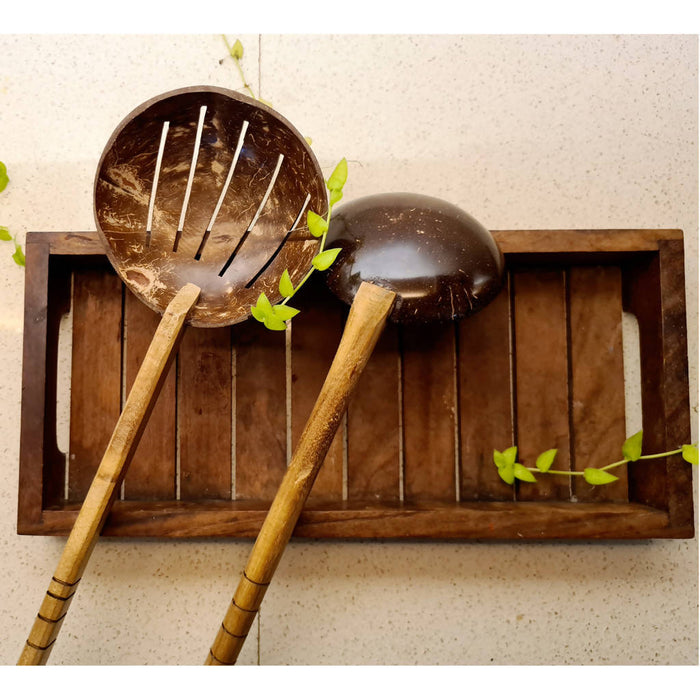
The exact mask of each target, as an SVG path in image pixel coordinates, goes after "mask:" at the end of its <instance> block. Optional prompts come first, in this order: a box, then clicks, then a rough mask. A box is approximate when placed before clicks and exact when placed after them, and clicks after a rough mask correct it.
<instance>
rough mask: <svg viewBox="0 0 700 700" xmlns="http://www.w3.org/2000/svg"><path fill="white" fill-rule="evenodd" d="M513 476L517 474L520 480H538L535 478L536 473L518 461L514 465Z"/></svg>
mask: <svg viewBox="0 0 700 700" xmlns="http://www.w3.org/2000/svg"><path fill="white" fill-rule="evenodd" d="M513 476H515V478H516V479H520V481H530V482H534V481H537V479H535V475H534V474H533V473H532V472H531V471H530V470H529V469H527V468H526V467H525V466H524V465H522V464H519V463H518V462H516V463H515V464H514V465H513Z"/></svg>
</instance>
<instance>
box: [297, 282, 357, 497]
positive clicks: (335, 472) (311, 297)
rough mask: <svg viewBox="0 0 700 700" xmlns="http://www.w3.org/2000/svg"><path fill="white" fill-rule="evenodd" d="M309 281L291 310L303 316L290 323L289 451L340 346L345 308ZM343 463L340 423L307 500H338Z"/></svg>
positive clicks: (343, 440)
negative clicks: (296, 309)
mask: <svg viewBox="0 0 700 700" xmlns="http://www.w3.org/2000/svg"><path fill="white" fill-rule="evenodd" d="M322 292H325V290H323V288H322V287H321V286H320V281H319V280H318V279H317V278H316V279H311V280H310V281H309V282H308V283H307V286H306V287H304V289H303V290H302V292H300V293H299V295H298V296H295V297H294V307H295V308H303V309H304V313H303V314H300V315H299V316H298V317H297V318H295V319H294V320H293V321H292V342H291V345H292V376H291V380H292V406H291V411H292V421H291V422H292V448H294V447H296V445H297V442H298V441H299V438H300V437H301V433H302V431H303V430H304V426H305V425H306V421H307V420H308V418H309V416H310V415H311V410H312V409H313V407H314V403H315V402H316V397H317V396H318V394H319V393H320V391H321V387H322V386H323V382H324V380H325V378H326V374H327V373H328V370H329V368H330V366H331V362H332V361H333V357H334V356H335V352H336V350H337V349H338V345H339V344H340V337H341V335H342V333H343V326H344V324H345V318H346V316H347V309H346V307H345V306H344V305H343V304H341V303H340V302H339V301H338V300H337V299H335V298H333V297H331V296H330V295H328V294H327V293H322ZM344 461H345V430H344V427H343V423H342V422H341V427H340V428H339V430H338V432H337V433H336V436H335V438H334V439H333V442H332V443H331V446H330V448H329V449H328V454H327V455H326V459H325V460H324V462H323V465H322V466H321V470H320V472H319V474H318V477H317V478H316V482H315V484H314V486H313V488H312V490H311V496H310V498H321V499H327V498H330V499H334V500H338V499H342V497H343V490H344V489H343V480H344V478H343V477H344V472H345V468H344Z"/></svg>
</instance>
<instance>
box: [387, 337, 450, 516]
mask: <svg viewBox="0 0 700 700" xmlns="http://www.w3.org/2000/svg"><path fill="white" fill-rule="evenodd" d="M401 359H402V363H403V390H402V396H403V433H404V494H405V499H406V501H414V500H421V499H426V498H429V499H434V500H441V499H444V500H447V501H453V502H454V501H456V500H457V483H456V471H455V450H456V445H455V412H456V410H457V396H456V386H455V384H456V382H455V361H456V358H455V327H454V324H446V325H445V324H441V325H426V326H403V327H402V328H401Z"/></svg>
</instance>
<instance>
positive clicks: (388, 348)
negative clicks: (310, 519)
mask: <svg viewBox="0 0 700 700" xmlns="http://www.w3.org/2000/svg"><path fill="white" fill-rule="evenodd" d="M398 346H399V330H398V327H397V326H396V325H394V324H389V325H388V326H387V327H386V328H385V329H384V332H383V334H382V336H381V337H380V338H379V341H378V342H377V346H376V347H375V349H374V353H373V354H372V357H371V358H370V360H369V362H368V363H367V366H366V367H365V371H364V373H363V374H362V376H361V377H360V381H359V383H358V385H357V388H356V389H355V393H354V394H353V396H352V397H351V399H350V404H349V406H348V455H347V460H348V466H347V471H348V475H347V479H348V485H347V490H348V498H349V499H358V500H371V499H376V500H383V501H392V500H400V498H401V492H400V485H401V484H400V481H401V479H400V469H401V432H400V425H399V420H400V410H401V406H400V402H399V389H400V386H399V384H400V365H399V354H398Z"/></svg>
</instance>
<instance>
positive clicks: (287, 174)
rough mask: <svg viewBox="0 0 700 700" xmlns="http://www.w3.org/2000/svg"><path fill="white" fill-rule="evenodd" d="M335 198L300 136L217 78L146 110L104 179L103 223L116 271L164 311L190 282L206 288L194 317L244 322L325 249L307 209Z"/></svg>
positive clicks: (138, 112) (104, 160)
mask: <svg viewBox="0 0 700 700" xmlns="http://www.w3.org/2000/svg"><path fill="white" fill-rule="evenodd" d="M203 108H206V109H203ZM166 122H167V126H165V127H164V124H165V123H166ZM161 144H162V145H161ZM193 162H194V167H193V165H192V164H193ZM234 163H235V165H234ZM232 165H234V167H233V170H232V171H231V166H232ZM230 172H231V175H230V177H229V173H230ZM154 179H155V180H156V184H157V186H156V188H155V194H154V193H153V190H154V187H153V184H154ZM188 182H189V183H190V185H189V199H188V200H187V206H186V207H183V205H184V203H185V201H186V197H187V196H188V195H187V191H188ZM227 182H228V185H227ZM222 193H223V195H222ZM222 197H223V198H222ZM151 200H153V201H151ZM327 206H328V205H327V194H326V187H325V183H324V179H323V174H322V172H321V170H320V167H319V165H318V163H317V161H316V159H315V157H314V155H313V153H312V151H311V150H310V148H309V146H308V144H307V143H306V142H305V140H304V139H303V137H302V136H301V134H300V133H299V132H298V131H297V130H296V129H295V128H294V127H293V126H292V125H291V124H290V123H289V122H288V121H287V120H286V119H285V118H284V117H282V115H280V114H278V113H277V112H275V111H274V110H272V109H270V108H268V107H267V106H265V105H263V104H262V103H260V102H257V101H255V100H252V99H250V98H247V97H245V96H244V95H241V94H239V93H236V92H233V91H230V90H225V89H222V88H215V87H189V88H184V89H181V90H176V91H173V92H170V93H166V94H164V95H160V96H158V97H156V98H154V99H152V100H149V101H148V102H146V103H145V104H143V105H141V106H140V107H137V108H136V109H135V110H134V111H133V112H131V113H130V114H129V115H128V116H127V117H126V118H125V119H124V120H123V121H122V123H121V124H120V125H119V126H118V127H117V129H116V130H115V132H114V133H113V135H112V137H111V138H110V139H109V142H108V144H107V146H106V148H105V150H104V153H103V154H102V157H101V159H100V163H99V166H98V169H97V175H96V178H95V220H96V223H97V228H98V232H99V233H100V235H101V237H102V238H103V240H104V242H105V245H106V252H107V256H108V257H109V259H110V262H111V263H112V265H113V266H114V268H115V270H116V271H117V273H118V274H119V275H120V277H121V278H122V279H123V280H124V282H125V283H126V285H127V286H128V287H129V288H130V289H131V291H132V292H134V294H136V296H137V297H138V298H139V299H141V301H143V302H144V303H145V304H146V305H147V306H149V307H150V308H152V309H155V310H156V311H158V312H162V311H163V310H164V309H165V308H166V306H167V305H168V303H169V302H170V300H171V299H172V298H173V296H174V295H175V294H176V293H177V291H178V290H179V289H181V288H182V287H183V286H184V285H185V284H187V283H189V282H191V283H194V284H196V285H197V286H199V287H201V289H202V293H201V295H200V298H199V300H198V302H197V304H196V306H195V307H194V310H193V312H192V314H191V316H190V318H189V319H188V322H189V323H191V324H192V325H194V326H224V325H229V324H233V323H237V322H239V321H242V320H244V319H245V318H247V317H248V315H249V313H250V307H251V305H253V304H255V302H256V301H257V299H258V296H259V295H260V293H261V292H265V294H266V295H267V296H268V298H269V299H270V301H272V303H275V302H276V301H278V300H279V299H280V298H281V295H280V294H279V291H278V283H279V279H280V276H281V275H282V272H283V271H284V270H285V268H288V269H289V272H290V275H291V278H292V281H293V282H294V283H295V284H296V283H298V282H299V280H300V279H301V278H302V277H303V275H304V274H305V273H306V272H307V271H308V270H309V269H310V267H311V260H312V258H313V256H314V255H315V254H316V253H317V252H318V241H317V240H316V239H314V238H313V237H312V236H311V235H310V234H309V232H308V228H307V226H306V212H307V211H308V210H309V209H311V210H313V211H315V212H317V213H319V214H322V215H323V214H325V212H326V211H327ZM217 207H218V209H217ZM183 208H184V215H183ZM149 210H150V217H149ZM217 212H218V213H217ZM215 213H216V216H215V217H214V214H215ZM212 218H214V220H213V224H212ZM149 220H150V222H151V226H150V232H149V231H148V230H147V229H148V228H149V226H148V223H149ZM209 229H210V230H209ZM174 247H176V250H174ZM234 253H235V255H234ZM232 255H233V259H231V256H232Z"/></svg>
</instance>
